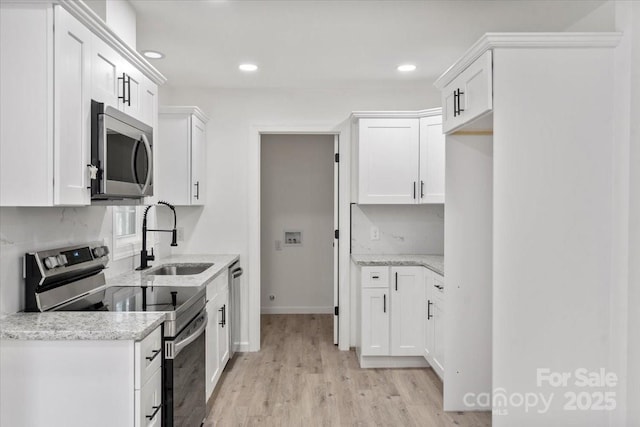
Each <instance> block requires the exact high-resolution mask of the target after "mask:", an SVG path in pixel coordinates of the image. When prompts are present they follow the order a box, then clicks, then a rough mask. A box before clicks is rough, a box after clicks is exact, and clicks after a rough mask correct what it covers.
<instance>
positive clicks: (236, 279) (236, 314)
mask: <svg viewBox="0 0 640 427" xmlns="http://www.w3.org/2000/svg"><path fill="white" fill-rule="evenodd" d="M240 276H242V268H241V267H240V261H236V262H234V263H233V264H232V265H231V267H229V307H230V308H231V313H230V314H231V316H230V318H231V330H230V331H229V332H230V333H229V359H231V358H233V354H234V353H235V350H236V348H235V347H236V346H235V343H237V342H240V336H239V335H240V328H239V326H240Z"/></svg>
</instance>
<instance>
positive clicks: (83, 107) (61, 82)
mask: <svg viewBox="0 0 640 427" xmlns="http://www.w3.org/2000/svg"><path fill="white" fill-rule="evenodd" d="M54 15H55V16H54V19H55V30H54V50H55V60H54V100H55V107H54V117H55V119H54V123H55V124H56V125H55V126H54V182H55V188H54V204H56V205H86V204H89V203H90V192H89V189H88V188H87V187H88V186H89V175H88V170H87V164H89V163H90V161H89V156H90V152H89V141H90V132H91V117H90V113H91V32H90V31H89V30H88V29H87V28H86V27H85V26H84V25H82V24H81V23H80V22H79V21H78V20H76V19H75V18H74V17H72V16H71V15H70V14H69V13H68V12H67V11H65V10H64V9H62V8H61V7H56V8H55V11H54Z"/></svg>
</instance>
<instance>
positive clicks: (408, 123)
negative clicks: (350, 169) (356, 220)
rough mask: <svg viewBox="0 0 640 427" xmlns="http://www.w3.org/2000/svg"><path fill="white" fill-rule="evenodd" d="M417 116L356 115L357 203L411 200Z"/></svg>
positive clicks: (414, 182) (415, 179)
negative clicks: (357, 119) (358, 116)
mask: <svg viewBox="0 0 640 427" xmlns="http://www.w3.org/2000/svg"><path fill="white" fill-rule="evenodd" d="M418 146H419V128H418V119H360V121H359V141H358V150H359V159H358V161H359V165H358V169H359V174H360V176H359V180H358V182H359V191H358V199H359V200H358V202H359V203H380V204H386V203H397V204H414V203H416V201H417V198H416V197H417V191H418V189H417V185H418V176H417V171H418Z"/></svg>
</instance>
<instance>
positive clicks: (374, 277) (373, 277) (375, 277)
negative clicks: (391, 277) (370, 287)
mask: <svg viewBox="0 0 640 427" xmlns="http://www.w3.org/2000/svg"><path fill="white" fill-rule="evenodd" d="M371 278H372V279H379V278H380V276H371Z"/></svg>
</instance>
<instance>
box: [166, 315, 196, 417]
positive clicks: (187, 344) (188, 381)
mask: <svg viewBox="0 0 640 427" xmlns="http://www.w3.org/2000/svg"><path fill="white" fill-rule="evenodd" d="M206 326H207V312H206V311H204V310H203V311H202V312H200V313H199V314H198V315H197V316H196V317H195V318H194V319H193V320H192V321H191V322H190V323H189V324H188V325H187V326H186V327H185V328H184V329H183V330H182V332H180V333H179V334H178V336H176V337H175V338H174V339H167V340H166V342H165V358H166V359H165V377H164V382H165V384H164V402H165V403H164V409H163V416H164V423H163V425H164V427H194V426H200V425H202V423H203V422H204V419H205V417H206V416H207V402H206V396H205V381H206V378H205V377H206V374H205V328H206Z"/></svg>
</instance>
